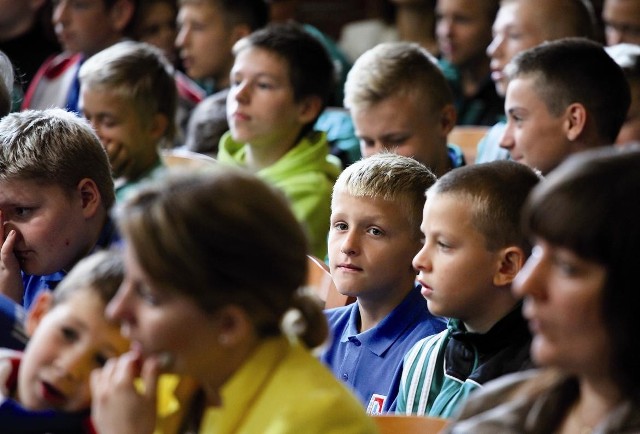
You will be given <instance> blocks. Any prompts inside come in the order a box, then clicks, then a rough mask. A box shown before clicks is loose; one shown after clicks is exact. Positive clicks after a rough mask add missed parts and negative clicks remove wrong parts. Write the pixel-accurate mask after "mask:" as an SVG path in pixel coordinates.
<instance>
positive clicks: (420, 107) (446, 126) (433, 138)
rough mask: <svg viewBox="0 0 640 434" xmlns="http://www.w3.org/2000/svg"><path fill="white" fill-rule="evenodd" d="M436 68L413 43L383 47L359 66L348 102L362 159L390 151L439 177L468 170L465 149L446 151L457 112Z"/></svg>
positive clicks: (355, 68)
mask: <svg viewBox="0 0 640 434" xmlns="http://www.w3.org/2000/svg"><path fill="white" fill-rule="evenodd" d="M436 62H437V61H436V59H435V58H434V57H433V56H431V55H430V54H429V53H428V52H427V51H426V50H425V49H424V48H422V47H420V46H419V45H418V44H416V43H409V42H388V43H384V44H379V45H377V46H376V47H374V48H371V49H370V50H368V51H366V52H365V53H364V54H363V55H362V56H360V57H359V58H358V60H356V62H355V64H354V65H353V68H351V71H349V75H348V76H347V82H346V84H345V100H344V102H345V106H346V107H347V108H348V109H349V110H350V112H351V116H352V118H353V123H354V126H355V133H356V135H357V136H358V138H359V140H360V151H361V153H362V156H364V157H368V156H370V155H373V154H375V153H377V152H381V151H382V150H388V151H391V152H394V153H397V154H400V155H404V156H407V157H413V158H415V159H416V160H418V161H419V162H421V163H422V164H424V165H425V166H427V167H428V168H429V169H430V170H431V171H432V172H433V173H434V174H435V175H436V176H441V175H443V174H444V173H446V172H447V171H449V170H451V169H453V168H455V167H459V166H462V165H464V163H465V162H464V157H463V155H462V152H461V150H460V148H458V147H457V146H453V145H447V135H448V134H449V132H450V131H451V129H452V128H453V127H454V125H455V123H456V110H455V108H454V106H453V95H452V93H451V89H450V88H449V85H448V84H447V81H446V79H445V77H444V75H443V74H442V71H440V69H439V68H438V66H437V63H436Z"/></svg>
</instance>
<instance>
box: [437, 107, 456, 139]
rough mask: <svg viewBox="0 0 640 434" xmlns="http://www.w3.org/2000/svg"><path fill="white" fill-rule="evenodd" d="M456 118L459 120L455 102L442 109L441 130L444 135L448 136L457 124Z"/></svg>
mask: <svg viewBox="0 0 640 434" xmlns="http://www.w3.org/2000/svg"><path fill="white" fill-rule="evenodd" d="M456 120H458V114H457V112H456V108H455V107H454V106H453V104H447V105H445V106H444V107H443V108H442V110H441V111H440V129H441V131H440V132H441V134H442V135H443V136H444V137H447V136H448V135H449V133H450V132H451V130H452V129H453V127H455V126H456Z"/></svg>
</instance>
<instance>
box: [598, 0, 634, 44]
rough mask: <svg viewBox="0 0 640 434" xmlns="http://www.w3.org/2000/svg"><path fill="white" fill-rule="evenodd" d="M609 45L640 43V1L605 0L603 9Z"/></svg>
mask: <svg viewBox="0 0 640 434" xmlns="http://www.w3.org/2000/svg"><path fill="white" fill-rule="evenodd" d="M602 19H603V21H604V25H605V36H606V39H607V45H615V44H619V43H621V42H628V43H630V44H640V2H638V1H637V0H605V2H604V5H603V9H602Z"/></svg>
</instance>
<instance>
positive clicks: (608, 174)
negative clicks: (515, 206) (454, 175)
mask: <svg viewBox="0 0 640 434" xmlns="http://www.w3.org/2000/svg"><path fill="white" fill-rule="evenodd" d="M639 164H640V149H639V148H637V147H636V148H630V149H625V150H622V151H621V150H619V149H616V148H603V149H597V150H591V151H588V152H585V153H581V154H579V155H575V156H572V157H571V158H569V159H567V161H566V162H564V163H563V164H562V165H561V166H559V167H558V168H557V169H556V170H554V172H553V173H552V174H551V175H550V176H549V177H548V178H547V179H546V180H545V181H544V182H543V183H541V184H540V185H539V186H538V187H537V188H536V189H535V190H534V191H533V193H532V194H531V197H530V198H529V200H528V203H527V205H526V206H525V210H524V213H523V224H524V226H525V228H526V230H527V231H528V232H529V233H530V235H531V236H532V239H533V240H534V243H535V247H534V251H533V253H532V255H531V257H530V258H529V260H528V262H527V264H526V265H525V267H524V268H523V270H522V271H521V273H520V275H519V276H518V278H517V279H516V282H514V291H515V292H516V293H517V295H518V296H523V297H524V299H525V300H524V315H525V317H527V319H528V320H529V321H530V322H532V323H534V324H536V326H535V329H534V338H533V341H532V346H531V355H532V358H533V359H534V360H535V361H536V362H537V363H538V364H539V365H541V366H555V367H558V368H560V369H562V370H563V371H565V372H568V373H569V374H570V375H577V376H579V377H580V376H587V375H593V374H594V373H596V374H597V376H598V378H599V379H600V380H602V379H603V377H605V378H604V379H606V378H607V377H608V378H609V379H613V383H614V384H615V386H616V387H617V389H619V390H620V391H622V394H623V395H631V397H632V398H634V399H637V398H638V390H639V387H640V373H639V372H638V369H637V367H638V366H640V354H638V352H637V351H634V350H632V348H633V345H634V338H633V337H634V336H637V335H638V333H640V324H639V323H638V320H637V310H636V309H635V306H638V303H640V293H639V292H638V290H637V278H636V270H637V269H638V266H640V263H639V257H638V255H637V245H638V240H639V239H640V202H638V201H636V200H631V201H630V200H629V197H632V196H634V195H635V194H636V193H637V191H638V189H639V188H640V173H639V172H638V170H637V168H638V165H639ZM603 374H604V375H603ZM600 380H598V381H600Z"/></svg>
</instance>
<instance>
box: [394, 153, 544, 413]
mask: <svg viewBox="0 0 640 434" xmlns="http://www.w3.org/2000/svg"><path fill="white" fill-rule="evenodd" d="M538 181H539V176H538V175H537V174H536V173H535V172H534V171H533V170H532V169H530V168H528V167H526V166H524V165H520V164H518V163H516V162H513V161H496V162H492V163H486V164H477V165H471V166H467V167H463V168H459V169H456V170H453V171H451V172H449V173H447V174H446V175H444V176H443V177H442V178H440V179H439V180H438V182H436V183H435V184H434V185H433V186H432V187H431V188H429V190H428V191H427V199H426V203H425V206H424V213H423V217H422V225H421V226H420V230H421V232H422V234H423V237H424V238H423V240H424V244H423V246H422V249H421V250H420V251H419V252H418V254H417V255H416V256H415V258H414V259H413V266H414V267H415V268H416V269H417V270H418V272H419V274H418V281H419V282H420V284H421V285H422V294H423V295H424V297H425V298H426V300H427V304H428V306H429V309H430V310H431V311H432V312H433V313H434V314H436V315H442V316H446V317H448V318H449V322H448V324H447V329H446V330H444V331H443V332H441V333H440V334H438V335H436V336H430V337H427V338H425V339H423V340H421V341H420V342H418V343H417V344H416V345H414V346H413V348H411V350H410V351H409V352H408V353H407V355H406V356H405V358H404V362H403V366H402V376H401V381H400V392H399V394H398V402H397V407H396V411H397V412H398V413H406V414H418V415H429V416H437V417H449V416H451V414H452V413H454V412H455V410H456V409H457V408H458V406H459V405H460V404H461V403H462V402H463V401H464V400H465V399H466V397H467V396H468V395H469V393H471V392H472V391H473V390H475V389H477V388H479V387H481V385H482V384H484V383H485V382H487V381H489V380H491V379H494V378H496V377H498V376H501V375H504V374H507V373H510V372H514V371H518V370H521V369H524V368H526V367H529V366H530V357H529V344H530V341H531V335H530V334H529V330H528V328H527V323H526V321H525V320H524V318H523V317H522V312H521V304H520V302H519V301H518V299H517V298H516V297H515V296H514V295H513V294H512V293H511V284H512V282H513V279H514V278H515V276H516V274H517V273H518V271H520V269H521V268H522V266H523V265H524V262H525V260H526V258H527V257H528V256H529V253H530V250H531V247H530V245H529V242H528V241H527V239H526V236H525V235H524V233H523V232H522V231H521V229H520V210H521V208H522V206H523V204H524V202H525V200H526V198H527V195H528V194H529V192H530V191H531V189H532V188H533V187H534V186H535V185H536V184H537V183H538Z"/></svg>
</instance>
